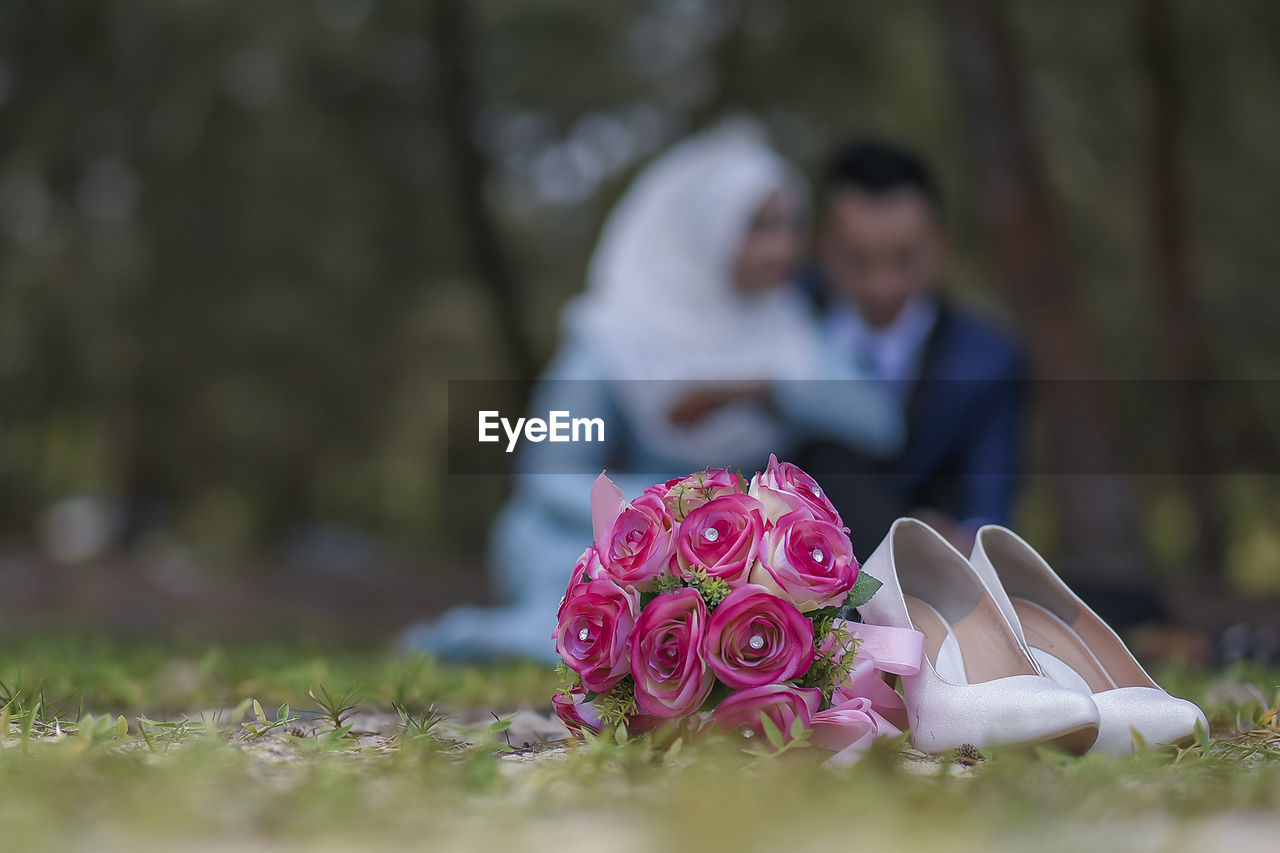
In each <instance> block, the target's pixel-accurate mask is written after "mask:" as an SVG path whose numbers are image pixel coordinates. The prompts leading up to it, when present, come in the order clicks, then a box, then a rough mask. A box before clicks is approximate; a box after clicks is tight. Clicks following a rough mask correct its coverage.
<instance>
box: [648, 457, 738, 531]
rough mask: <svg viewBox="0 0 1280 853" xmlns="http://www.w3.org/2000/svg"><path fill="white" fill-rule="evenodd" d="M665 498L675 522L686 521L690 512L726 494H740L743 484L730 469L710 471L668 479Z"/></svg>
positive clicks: (711, 469) (663, 497) (664, 485)
mask: <svg viewBox="0 0 1280 853" xmlns="http://www.w3.org/2000/svg"><path fill="white" fill-rule="evenodd" d="M657 488H661V489H662V499H663V502H664V503H666V505H667V508H668V509H670V510H671V514H672V516H674V517H675V520H676V521H683V520H684V518H685V516H687V515H688V514H689V513H690V512H692V511H693V510H695V509H697V508H698V507H700V506H702V505H703V504H705V503H707V502H708V501H712V500H715V499H716V498H718V497H722V496H724V495H740V494H742V493H743V491H744V489H743V484H742V482H741V481H740V480H739V478H738V475H737V474H732V473H730V472H729V469H728V468H708V469H707V470H705V471H696V472H694V473H692V474H690V475H689V476H687V477H680V478H677V479H675V480H668V481H667V482H666V483H664V484H663V485H662V486H661V487H655V489H657Z"/></svg>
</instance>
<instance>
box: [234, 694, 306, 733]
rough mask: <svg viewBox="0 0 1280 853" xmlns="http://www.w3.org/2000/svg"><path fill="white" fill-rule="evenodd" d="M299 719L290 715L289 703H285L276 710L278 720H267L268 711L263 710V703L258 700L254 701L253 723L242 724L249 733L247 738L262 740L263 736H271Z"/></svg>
mask: <svg viewBox="0 0 1280 853" xmlns="http://www.w3.org/2000/svg"><path fill="white" fill-rule="evenodd" d="M297 719H298V718H297V717H296V716H294V715H292V714H290V713H289V703H288V702H285V703H284V704H283V705H281V706H280V707H279V708H278V709H277V710H276V718H275V719H274V720H271V719H268V718H267V713H266V711H264V710H263V708H262V703H261V702H259V701H258V700H257V699H254V700H253V721H252V722H247V723H241V724H240V725H241V726H243V727H244V730H245V732H247V735H246V737H249V738H260V737H262V736H263V735H267V734H270V733H271V732H273V731H276V730H277V729H282V728H284V727H285V726H288V725H290V724H291V723H294V722H296V721H297Z"/></svg>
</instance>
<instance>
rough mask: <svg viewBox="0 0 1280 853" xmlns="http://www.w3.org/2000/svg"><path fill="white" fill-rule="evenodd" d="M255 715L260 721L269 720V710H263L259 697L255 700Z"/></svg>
mask: <svg viewBox="0 0 1280 853" xmlns="http://www.w3.org/2000/svg"><path fill="white" fill-rule="evenodd" d="M253 716H254V717H256V718H257V720H258V722H259V723H265V722H267V712H266V711H264V710H262V703H261V702H259V701H258V700H257V699H254V700H253Z"/></svg>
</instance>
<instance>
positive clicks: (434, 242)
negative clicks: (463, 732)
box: [0, 0, 1280, 593]
mask: <svg viewBox="0 0 1280 853" xmlns="http://www.w3.org/2000/svg"><path fill="white" fill-rule="evenodd" d="M1277 96H1280V7H1278V6H1277V5H1276V4H1275V3H1272V2H1269V0H1241V2H1238V3H1232V4H1203V3H1196V2H1192V0H1126V1H1125V2H1116V3H1105V4H1103V3H1096V4H1088V5H1087V6H1084V5H1081V4H1074V3H1061V2H1051V0H1036V2H1025V3H1013V2H995V0H899V2H896V3H893V4H882V3H857V4H851V3H848V2H841V0H809V2H805V3H788V4H784V3H779V2H767V0H737V2H732V0H638V2H622V0H540V1H538V2H535V0H475V2H467V0H427V2H410V0H307V2H302V0H296V2H281V3H250V2H244V0H236V2H232V1H231V0H97V2H92V1H91V0H79V2H76V0H63V2H49V3H37V2H33V0H32V1H29V2H21V0H2V2H0V419H2V420H0V430H2V431H3V432H2V433H0V539H2V540H3V541H4V542H5V543H7V547H8V548H9V549H10V550H15V549H16V550H18V551H24V552H25V551H30V550H34V549H42V550H43V551H44V552H45V553H46V554H48V553H50V552H51V553H52V554H53V556H54V557H58V558H60V559H64V560H71V561H74V560H77V559H84V558H87V557H88V556H90V555H92V554H95V553H99V552H101V551H102V550H103V549H106V550H107V551H113V552H115V553H128V552H130V551H131V550H132V549H136V548H140V547H145V546H146V545H147V543H148V542H154V541H155V540H156V539H157V537H160V538H163V539H164V540H165V541H178V542H182V543H185V544H186V545H187V546H189V547H191V548H192V549H195V550H196V551H198V552H200V553H203V554H210V555H214V558H215V559H214V562H220V563H223V564H230V563H235V562H236V561H237V560H239V559H240V558H241V557H242V556H243V555H245V554H255V553H256V554H261V553H272V552H273V549H277V548H279V547H281V546H282V543H287V542H291V541H295V540H296V538H297V537H298V536H299V535H302V534H301V533H300V531H308V530H316V529H324V530H330V531H332V530H333V529H338V530H342V531H356V532H358V534H359V535H360V536H365V537H369V538H371V539H374V540H376V541H379V542H388V543H394V547H395V548H397V549H399V550H400V552H402V553H404V554H408V555H410V560H409V562H410V563H414V564H417V565H421V566H423V567H426V568H424V569H423V571H430V566H432V565H434V564H435V563H437V562H439V561H440V560H441V559H442V556H441V555H445V556H447V557H448V559H452V560H459V561H461V562H463V563H466V564H468V565H474V564H475V563H476V562H477V560H478V557H479V555H480V548H481V543H482V539H483V536H484V531H485V527H486V524H487V521H488V517H489V515H490V513H491V512H492V510H493V509H494V508H495V507H496V505H497V501H498V500H499V499H500V498H501V495H502V485H501V484H500V483H495V482H489V481H481V480H469V481H466V482H460V481H458V480H456V479H455V480H451V479H450V478H449V477H448V476H447V460H446V458H445V449H444V448H445V427H446V417H445V408H446V400H447V380H450V379H463V378H486V377H525V376H532V375H536V373H537V372H538V369H539V368H540V366H541V364H542V363H543V362H544V361H545V359H546V358H547V357H548V355H549V354H550V352H551V349H552V347H553V346H554V343H555V339H556V332H557V316H558V312H559V309H560V307H561V305H562V304H563V302H564V301H565V299H566V298H568V297H569V296H570V295H572V294H573V293H575V292H576V291H578V290H579V289H580V288H581V286H582V281H583V273H584V268H585V264H586V260H587V257H588V253H589V251H590V248H591V245H592V242H593V240H594V238H595V233H596V230H597V228H598V227H599V224H600V222H601V220H602V218H603V216H604V214H605V212H606V211H607V209H608V206H609V204H610V202H611V201H612V200H613V199H615V198H616V197H617V195H618V194H619V193H620V192H621V190H622V188H623V187H624V186H625V185H626V182H627V180H628V178H629V177H630V176H631V175H632V174H634V171H635V170H636V168H637V167H638V166H639V165H640V164H641V163H642V162H644V160H645V159H646V158H648V157H650V156H652V155H653V154H655V153H657V152H658V151H659V150H661V149H662V148H663V147H665V146H666V145H668V144H670V143H672V142H674V141H675V140H677V139H679V138H680V137H681V136H683V135H684V134H686V133H688V132H689V131H690V130H693V129H695V128H697V127H699V126H702V125H704V124H706V123H707V122H709V121H711V120H713V119H714V118H715V117H716V116H718V115H720V114H722V113H724V112H726V111H731V110H734V109H741V108H745V109H749V110H752V111H755V112H756V113H757V114H759V115H760V116H761V117H762V118H763V119H764V120H765V121H766V122H767V124H768V125H769V127H770V128H771V130H772V131H773V133H774V134H775V139H776V141H777V144H778V146H779V147H780V149H781V150H782V151H784V152H785V153H786V154H787V155H788V156H791V157H793V158H794V159H795V160H796V161H797V162H799V163H800V164H801V165H802V166H804V167H805V168H806V169H807V170H809V172H810V174H813V173H814V171H815V170H816V169H817V168H818V166H819V164H820V162H821V159H822V156H823V154H824V152H825V150H826V149H827V146H828V145H829V144H831V143H832V142H833V141H835V140H837V139H839V138H841V137H842V136H844V135H847V134H850V133H855V132H871V133H875V134H878V135H885V136H891V137H896V138H901V139H903V140H905V141H908V142H909V143H911V144H914V145H915V146H917V147H919V148H921V149H922V150H924V151H925V152H926V153H927V154H928V155H929V156H931V157H932V158H933V159H934V160H935V161H936V163H937V164H938V168H939V170H940V172H941V174H942V176H943V180H944V185H945V186H946V188H947V191H948V207H949V215H950V217H951V220H952V228H953V236H954V259H953V264H952V275H951V280H950V281H949V285H950V286H951V287H952V288H953V289H954V290H956V291H959V292H962V293H963V294H965V297H966V298H967V299H970V300H971V301H974V302H976V303H978V304H979V305H981V306H984V307H985V309H986V310H988V311H990V312H993V313H996V314H999V313H1004V314H1005V315H1006V316H1007V317H1008V319H1010V320H1011V321H1012V322H1014V323H1015V324H1016V325H1017V326H1018V327H1020V328H1021V329H1022V331H1023V333H1024V336H1025V337H1027V338H1028V340H1030V341H1032V343H1033V352H1034V355H1035V361H1036V366H1037V371H1038V373H1039V375H1040V376H1042V377H1046V378H1081V377H1099V378H1108V379H1117V378H1120V379H1143V380H1145V379H1177V380H1203V379H1253V380H1266V379H1271V378H1273V377H1274V376H1275V374H1276V372H1277V370H1278V369H1280V345H1278V344H1277V335H1276V332H1277V328H1276V326H1277V320H1278V318H1280V292H1278V291H1277V289H1276V288H1275V287H1274V286H1273V283H1272V281H1273V277H1274V274H1275V273H1274V271H1275V270H1276V269H1277V268H1280V242H1278V241H1277V240H1276V239H1275V228H1276V225H1275V222H1276V214H1277V213H1280V205H1278V204H1277V202H1278V201H1280V190H1278V189H1277V188H1278V187H1280V109H1277V107H1276V105H1277V103H1280V99H1278V97H1277ZM1089 387H1090V388H1092V389H1093V391H1091V392H1090V394H1091V396H1093V397H1097V398H1098V399H1095V400H1091V401H1089V403H1088V405H1087V406H1084V407H1081V408H1079V409H1075V408H1073V409H1071V410H1069V411H1057V412H1055V411H1052V410H1051V409H1046V411H1044V412H1042V414H1043V415H1044V417H1042V418H1041V420H1040V422H1039V425H1038V427H1037V435H1038V436H1039V437H1040V439H1041V441H1040V443H1039V444H1038V448H1039V449H1038V450H1037V452H1038V453H1041V454H1050V455H1052V454H1059V455H1060V456H1061V458H1062V461H1061V464H1060V466H1059V467H1056V468H1055V467H1053V466H1048V467H1047V468H1046V470H1051V471H1058V472H1061V471H1063V470H1071V469H1070V467H1069V466H1070V465H1071V464H1072V462H1071V460H1072V458H1074V457H1073V456H1072V453H1075V452H1077V451H1079V452H1082V453H1086V454H1089V453H1092V454H1095V455H1096V454H1101V455H1100V456H1097V458H1099V459H1103V460H1106V459H1111V460H1120V461H1119V462H1118V463H1117V467H1116V470H1124V471H1130V472H1132V471H1144V470H1152V471H1154V470H1157V467H1143V464H1142V463H1141V462H1134V461H1133V460H1135V459H1138V460H1141V459H1142V458H1143V455H1144V454H1150V453H1153V452H1156V450H1159V451H1160V452H1173V453H1175V454H1181V458H1183V459H1186V460H1189V461H1188V462H1187V463H1185V464H1182V465H1179V466H1174V468H1176V470H1174V469H1169V476H1160V477H1154V476H1150V477H1140V476H1129V477H1113V478H1109V479H1108V480H1107V482H1109V483H1111V485H1110V486H1109V487H1106V488H1101V489H1099V488H1098V486H1097V483H1096V482H1094V481H1091V480H1089V478H1070V477H1066V478H1062V477H1059V478H1054V477H1045V478H1037V479H1038V482H1033V483H1032V489H1031V490H1030V492H1029V494H1028V498H1027V501H1026V507H1025V512H1024V514H1025V515H1026V516H1027V518H1028V524H1029V525H1031V526H1032V527H1033V528H1036V529H1039V530H1042V531H1043V533H1044V535H1045V536H1046V537H1052V536H1055V535H1056V536H1057V537H1058V538H1059V540H1060V542H1071V541H1079V540H1080V538H1081V537H1086V538H1087V537H1088V536H1089V535H1093V536H1094V537H1095V538H1096V540H1097V542H1098V543H1099V544H1098V546H1097V548H1095V550H1096V551H1106V552H1107V553H1122V552H1123V553H1128V552H1130V551H1132V552H1133V553H1140V554H1141V555H1143V556H1142V560H1144V561H1146V560H1148V558H1150V559H1151V561H1152V562H1154V564H1155V565H1157V566H1158V567H1160V568H1161V570H1162V571H1165V572H1166V573H1171V574H1172V576H1180V577H1183V578H1187V579H1199V580H1200V582H1202V583H1205V584H1211V585H1212V584H1216V585H1220V586H1225V587H1229V588H1233V589H1236V590H1240V591H1243V592H1248V593H1261V592H1276V591H1277V590H1280V538H1277V536H1276V535H1275V533H1274V532H1273V530H1274V528H1275V526H1276V522H1277V521H1278V520H1280V505H1278V504H1277V496H1278V495H1280V490H1277V489H1276V488H1275V482H1274V478H1273V477H1271V476H1269V475H1265V474H1269V473H1271V472H1276V471H1280V465H1277V464H1276V453H1277V444H1276V441H1275V439H1274V433H1273V432H1272V431H1271V429H1269V428H1268V427H1267V426H1266V425H1268V424H1272V423H1274V420H1273V416H1274V414H1275V413H1274V412H1271V411H1269V410H1268V409H1267V405H1268V401H1267V400H1265V399H1258V395H1257V394H1255V393H1252V392H1249V391H1248V390H1247V389H1246V391H1245V392H1243V393H1242V392H1241V388H1240V386H1237V385H1232V384H1230V383H1220V382H1219V383H1196V382H1192V381H1180V382H1172V383H1167V389H1166V390H1167V394H1168V395H1169V396H1170V399H1169V400H1168V403H1169V405H1170V406H1171V407H1172V408H1171V410H1172V411H1176V412H1177V413H1178V417H1177V418H1175V419H1172V420H1165V419H1162V420H1161V421H1160V422H1156V423H1153V422H1151V420H1150V416H1149V412H1144V411H1141V410H1134V409H1133V408H1132V407H1130V408H1129V409H1125V408H1124V407H1123V406H1121V407H1120V408H1121V410H1122V411H1120V412H1117V411H1116V410H1115V409H1114V407H1112V408H1109V403H1111V401H1108V400H1106V399H1103V398H1105V397H1106V394H1105V387H1106V386H1105V384H1104V383H1097V384H1092V383H1091V384H1090V386H1089ZM1161 387H1165V386H1161ZM1256 387H1257V386H1249V388H1256ZM1270 402H1271V403H1272V404H1274V403H1275V402H1276V401H1275V400H1271V401H1270ZM1082 412H1083V414H1082ZM1224 421H1226V422H1231V423H1234V424H1237V425H1240V424H1243V425H1244V427H1242V428H1240V429H1234V430H1232V431H1230V432H1229V433H1226V432H1222V431H1221V424H1222V422H1224ZM1250 425H1252V426H1250ZM1250 430H1252V431H1250ZM1228 434H1229V435H1231V436H1238V435H1241V434H1244V435H1250V436H1252V437H1253V440H1252V441H1251V442H1250V448H1249V449H1250V453H1251V454H1253V455H1252V456H1250V457H1249V458H1250V459H1252V460H1256V461H1257V464H1258V465H1259V466H1260V467H1259V468H1258V471H1260V472H1264V474H1261V475H1259V476H1254V477H1233V478H1222V477H1215V476H1210V475H1211V474H1212V472H1214V471H1218V470H1221V469H1222V468H1223V466H1226V465H1228V464H1229V463H1228V462H1226V461H1223V460H1224V459H1226V458H1227V456H1226V455H1229V454H1231V453H1233V452H1235V451H1236V450H1238V448H1234V447H1231V446H1225V445H1227V444H1229V443H1228V442H1227V439H1225V438H1223V436H1224V435H1228ZM1232 440H1234V439H1232ZM1073 442H1074V443H1076V444H1079V443H1082V442H1083V443H1086V444H1089V445H1090V446H1089V447H1088V448H1085V449H1083V450H1080V449H1079V448H1076V450H1073V449H1072V444H1073ZM1170 448H1172V450H1170ZM1268 466H1269V467H1268ZM1165 467H1166V468H1168V466H1165ZM1103 470H1105V469H1103ZM77 519H79V525H80V527H83V526H84V525H85V524H89V522H91V521H92V520H93V519H98V521H97V522H96V524H97V526H98V528H100V530H99V534H98V535H96V536H95V535H90V534H77V535H78V536H80V538H81V539H84V540H85V541H84V542H83V543H81V545H80V546H77V543H76V542H75V541H73V542H72V543H71V545H65V544H64V545H59V544H58V541H57V540H58V538H59V536H62V535H64V534H63V533H60V532H59V531H61V530H62V529H63V527H68V526H69V529H73V530H74V529H77V528H76V524H77ZM86 519H88V521H86ZM1053 519H1061V520H1060V521H1057V522H1052V523H1051V520H1053ZM90 526H92V524H90ZM1104 530H1105V531H1106V532H1099V531H1104ZM353 535H354V534H353ZM72 538H73V539H75V538H76V537H75V536H73V537H72ZM326 541H327V540H326Z"/></svg>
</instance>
